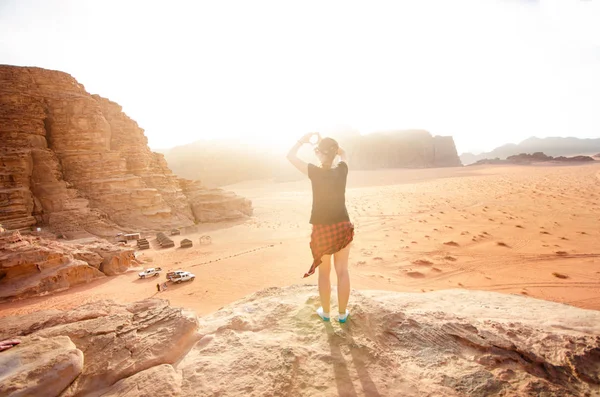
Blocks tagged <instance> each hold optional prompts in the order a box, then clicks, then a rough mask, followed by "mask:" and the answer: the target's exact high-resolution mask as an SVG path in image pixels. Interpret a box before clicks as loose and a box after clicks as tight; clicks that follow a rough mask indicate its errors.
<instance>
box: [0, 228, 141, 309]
mask: <svg viewBox="0 0 600 397" xmlns="http://www.w3.org/2000/svg"><path fill="white" fill-rule="evenodd" d="M134 264H136V261H135V258H134V251H133V249H132V248H129V247H119V246H115V245H113V244H110V243H107V242H106V241H103V240H100V239H96V238H91V239H86V241H85V243H77V242H66V241H65V242H59V241H53V240H49V239H45V238H42V237H39V236H21V235H20V234H19V232H8V233H2V234H0V301H2V300H6V299H14V298H26V297H30V296H35V295H44V294H46V293H49V292H55V291H61V290H65V289H68V288H69V287H72V286H74V285H77V284H82V283H87V282H90V281H92V280H94V279H96V278H99V277H105V276H112V275H115V274H119V273H123V272H124V271H126V270H127V269H128V268H129V267H131V266H132V265H134Z"/></svg>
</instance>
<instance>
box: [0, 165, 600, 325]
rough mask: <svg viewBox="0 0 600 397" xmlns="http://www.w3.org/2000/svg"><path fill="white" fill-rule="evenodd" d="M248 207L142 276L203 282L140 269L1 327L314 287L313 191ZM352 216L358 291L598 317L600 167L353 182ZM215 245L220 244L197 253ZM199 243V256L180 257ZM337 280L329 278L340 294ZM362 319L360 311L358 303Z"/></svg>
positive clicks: (275, 186) (295, 186) (293, 187)
mask: <svg viewBox="0 0 600 397" xmlns="http://www.w3.org/2000/svg"><path fill="white" fill-rule="evenodd" d="M226 189H227V190H233V191H235V192H236V193H238V194H240V195H243V196H245V197H248V198H250V199H251V200H252V201H253V204H254V208H255V210H254V216H253V217H251V218H249V219H247V220H245V221H242V222H232V223H220V224H210V225H208V224H207V225H200V226H199V229H198V232H196V233H192V234H182V235H181V236H175V237H174V240H175V243H176V248H169V249H160V248H158V247H157V244H156V242H153V244H152V247H151V249H149V250H145V251H140V252H138V257H139V258H140V259H141V260H143V261H144V266H145V267H154V266H160V267H162V268H163V269H164V270H169V269H170V270H175V269H182V270H188V271H191V272H193V273H194V274H195V275H196V279H195V280H194V281H193V282H186V283H182V284H177V285H173V284H169V285H168V288H167V290H165V291H162V292H157V290H156V283H157V282H161V283H162V282H164V281H165V277H164V273H163V274H162V275H161V276H160V277H158V278H151V279H145V280H142V279H139V278H138V276H137V272H138V271H140V270H141V268H139V269H131V271H129V272H127V273H125V274H122V275H119V276H114V277H106V278H103V279H99V280H96V281H94V282H92V283H90V284H86V285H81V286H77V287H74V288H72V289H70V290H68V291H64V292H60V293H56V294H52V295H48V296H43V297H36V298H31V299H27V300H22V301H15V302H10V303H3V304H0V316H8V315H17V314H25V313H30V312H33V311H38V310H45V309H68V308H72V307H76V306H79V305H81V304H83V303H87V302H91V301H95V300H99V299H114V300H116V301H119V302H131V301H137V300H141V299H144V298H149V297H160V298H165V299H168V300H169V301H170V303H171V304H172V305H175V306H180V307H186V308H190V309H193V310H194V311H196V313H198V314H199V315H204V314H208V313H212V312H214V311H216V310H218V309H219V308H220V307H222V306H224V305H226V304H228V303H231V302H233V301H236V300H238V299H240V298H242V297H244V296H246V295H248V294H250V293H252V292H255V291H257V290H261V289H263V288H267V287H273V286H287V285H293V284H312V285H316V283H317V277H316V275H315V276H311V277H309V278H306V279H303V278H302V275H303V274H304V272H305V271H306V270H307V269H308V267H309V266H310V263H311V255H310V250H309V246H308V243H309V237H310V225H309V224H308V218H309V213H310V206H311V192H310V183H309V181H308V180H302V181H298V182H287V183H273V182H270V181H252V182H244V183H240V184H237V185H231V186H227V187H226ZM347 207H348V211H349V213H350V217H351V219H352V221H353V222H354V224H355V227H356V235H355V241H354V242H353V245H352V248H351V253H350V263H349V267H350V275H351V283H352V288H353V289H359V290H389V291H405V292H419V291H421V292H427V291H434V290H442V289H456V288H461V289H473V290H487V291H497V292H502V293H507V294H520V295H527V296H530V297H533V298H538V299H544V300H549V301H555V302H561V303H565V304H568V305H572V306H576V307H580V308H585V309H594V310H600V227H599V225H600V162H596V163H594V164H585V165H581V164H577V165H557V164H543V165H542V164H540V165H530V166H514V165H502V166H475V167H462V168H443V169H419V170H375V171H351V173H350V175H349V179H348V190H347ZM203 235H210V236H211V239H212V243H211V244H199V239H200V236H203ZM184 238H188V239H191V240H192V241H193V243H194V246H193V247H192V248H187V249H184V248H178V247H179V241H180V240H182V239H184ZM334 276H335V274H334V273H332V280H333V282H334V284H335V277H334ZM350 309H351V310H352V302H350Z"/></svg>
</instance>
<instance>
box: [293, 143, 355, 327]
mask: <svg viewBox="0 0 600 397" xmlns="http://www.w3.org/2000/svg"><path fill="white" fill-rule="evenodd" d="M313 136H317V138H318V145H317V146H316V147H315V154H316V155H317V158H318V159H319V161H320V162H321V167H317V166H316V165H314V164H307V163H305V162H304V161H302V160H300V159H299V158H298V155H297V152H298V149H300V147H301V146H302V145H304V144H306V143H309V142H310V139H311V138H312V137H313ZM338 155H339V156H340V160H341V161H340V162H339V163H337V164H336V165H335V166H334V164H333V162H334V160H335V158H336V157H337V156H338ZM287 158H288V160H289V161H290V162H291V163H292V164H293V165H294V167H296V168H297V169H298V170H299V171H300V172H302V173H304V174H306V175H308V177H309V179H310V181H311V184H312V196H313V202H312V212H311V216H310V223H311V224H312V225H313V230H312V235H311V241H310V249H311V251H312V255H313V264H312V266H311V267H310V270H309V271H308V272H307V273H306V274H304V277H308V276H310V275H311V274H313V273H314V272H315V269H316V268H317V267H319V296H320V297H321V307H320V308H319V309H318V310H317V314H318V315H319V316H320V317H321V318H322V319H323V320H324V321H329V318H330V316H329V310H330V295H331V282H330V279H329V275H330V273H331V256H333V263H334V266H335V272H336V274H337V280H338V282H337V290H338V312H339V315H338V317H337V319H338V321H339V322H340V323H345V322H346V320H347V319H348V315H349V312H348V308H347V306H348V299H349V298H350V276H349V275H348V255H349V253H350V242H351V241H352V239H353V237H354V226H353V225H352V223H351V222H350V217H349V216H348V211H347V210H346V178H347V176H348V159H347V157H346V152H345V151H344V150H342V149H341V148H340V147H339V145H338V143H337V142H336V141H335V140H333V139H331V138H323V139H321V136H320V134H319V133H318V132H311V133H308V134H306V135H304V136H303V137H302V138H301V139H300V140H299V141H298V142H297V143H296V144H295V145H294V147H292V148H291V149H290V152H289V153H288V155H287ZM319 265H320V266H319Z"/></svg>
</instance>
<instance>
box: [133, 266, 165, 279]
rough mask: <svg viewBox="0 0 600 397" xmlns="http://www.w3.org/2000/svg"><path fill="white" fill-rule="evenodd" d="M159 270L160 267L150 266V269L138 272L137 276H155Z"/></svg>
mask: <svg viewBox="0 0 600 397" xmlns="http://www.w3.org/2000/svg"><path fill="white" fill-rule="evenodd" d="M161 271H162V269H161V268H160V267H151V268H150V269H146V270H144V271H143V272H140V273H138V276H140V278H146V277H157V276H158V275H159V273H160V272H161Z"/></svg>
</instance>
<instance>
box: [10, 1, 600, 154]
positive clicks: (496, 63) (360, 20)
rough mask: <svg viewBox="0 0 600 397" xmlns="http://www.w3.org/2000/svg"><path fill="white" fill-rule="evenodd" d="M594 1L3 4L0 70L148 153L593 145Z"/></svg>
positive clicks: (596, 116)
mask: <svg viewBox="0 0 600 397" xmlns="http://www.w3.org/2000/svg"><path fill="white" fill-rule="evenodd" d="M598 21H600V0H587V1H583V0H538V1H534V0H529V1H525V0H521V1H518V0H505V1H496V0H453V1H449V0H397V1H377V0H371V1H361V2H358V1H352V0H347V1H323V0H320V1H312V0H304V1H301V2H300V1H297V2H292V1H281V0H277V1H261V0H253V1H247V0H242V1H228V0H220V1H177V0H172V1H169V2H166V1H150V0H146V1H136V0H128V1H120V0H119V1H113V0H104V1H98V0H97V1H87V0H62V1H60V0H0V64H11V65H22V66H38V67H43V68H48V69H55V70H61V71H64V72H67V73H69V74H71V75H72V76H73V77H75V78H76V79H77V80H78V81H79V82H80V83H82V84H83V85H84V86H85V87H86V90H87V91H88V92H90V93H93V94H99V95H101V96H104V97H107V98H109V99H111V100H113V101H115V102H118V103H119V104H120V105H122V106H123V109H124V111H125V113H127V114H128V115H129V116H130V117H131V118H133V119H134V120H136V121H137V122H138V124H139V125H140V126H141V127H142V128H144V129H145V133H146V136H147V137H148V141H149V146H150V147H151V148H153V149H165V148H170V147H173V146H177V145H182V144H185V143H189V142H193V141H197V140H210V139H233V140H236V141H240V142H254V143H257V144H260V145H266V146H270V147H272V148H274V149H276V150H283V149H284V148H287V147H288V146H290V145H292V144H293V143H295V142H296V140H297V139H298V138H299V137H300V136H301V135H303V134H304V133H306V132H309V131H322V132H323V133H324V134H327V132H331V131H333V130H336V129H340V128H342V127H341V126H347V128H352V129H354V130H357V131H359V132H361V133H363V134H367V133H371V132H374V131H382V130H403V129H426V130H428V131H430V132H431V133H432V134H434V135H451V136H453V137H454V139H455V142H456V145H457V148H458V151H459V153H462V152H467V151H472V152H480V151H484V150H491V149H493V148H495V147H497V146H499V145H502V144H505V143H510V142H512V143H517V142H520V141H522V140H524V139H526V138H528V137H531V136H538V137H546V136H576V137H581V138H599V137H600V23H599V22H598Z"/></svg>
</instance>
